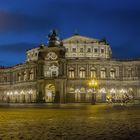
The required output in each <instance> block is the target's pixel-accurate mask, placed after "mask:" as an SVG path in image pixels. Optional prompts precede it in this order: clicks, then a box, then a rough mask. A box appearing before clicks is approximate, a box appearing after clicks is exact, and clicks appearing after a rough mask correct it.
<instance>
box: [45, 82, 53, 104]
mask: <svg viewBox="0 0 140 140" xmlns="http://www.w3.org/2000/svg"><path fill="white" fill-rule="evenodd" d="M54 98H55V86H54V85H53V84H48V85H46V87H45V102H54Z"/></svg>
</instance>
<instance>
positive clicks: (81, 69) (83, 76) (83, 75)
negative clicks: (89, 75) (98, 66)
mask: <svg viewBox="0 0 140 140" xmlns="http://www.w3.org/2000/svg"><path fill="white" fill-rule="evenodd" d="M79 76H80V78H85V77H86V71H85V68H83V67H82V68H80V73H79Z"/></svg>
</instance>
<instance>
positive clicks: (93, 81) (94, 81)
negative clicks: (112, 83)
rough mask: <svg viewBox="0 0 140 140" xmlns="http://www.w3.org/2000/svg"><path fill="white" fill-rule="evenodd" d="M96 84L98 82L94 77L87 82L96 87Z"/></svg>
mask: <svg viewBox="0 0 140 140" xmlns="http://www.w3.org/2000/svg"><path fill="white" fill-rule="evenodd" d="M97 85H98V83H97V81H96V80H94V79H93V80H91V81H90V82H89V86H93V87H97Z"/></svg>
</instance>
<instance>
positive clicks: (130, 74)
mask: <svg viewBox="0 0 140 140" xmlns="http://www.w3.org/2000/svg"><path fill="white" fill-rule="evenodd" d="M127 76H128V77H129V78H131V77H132V69H131V68H129V69H128V70H127Z"/></svg>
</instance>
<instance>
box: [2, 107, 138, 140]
mask: <svg viewBox="0 0 140 140" xmlns="http://www.w3.org/2000/svg"><path fill="white" fill-rule="evenodd" d="M19 139H20V140H140V106H127V107H125V106H118V105H116V106H112V105H107V104H99V105H94V106H92V105H87V104H66V105H51V104H49V105H46V104H40V105H36V104H30V105H23V104H19V105H16V104H10V105H4V104H1V105H0V140H19Z"/></svg>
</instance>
